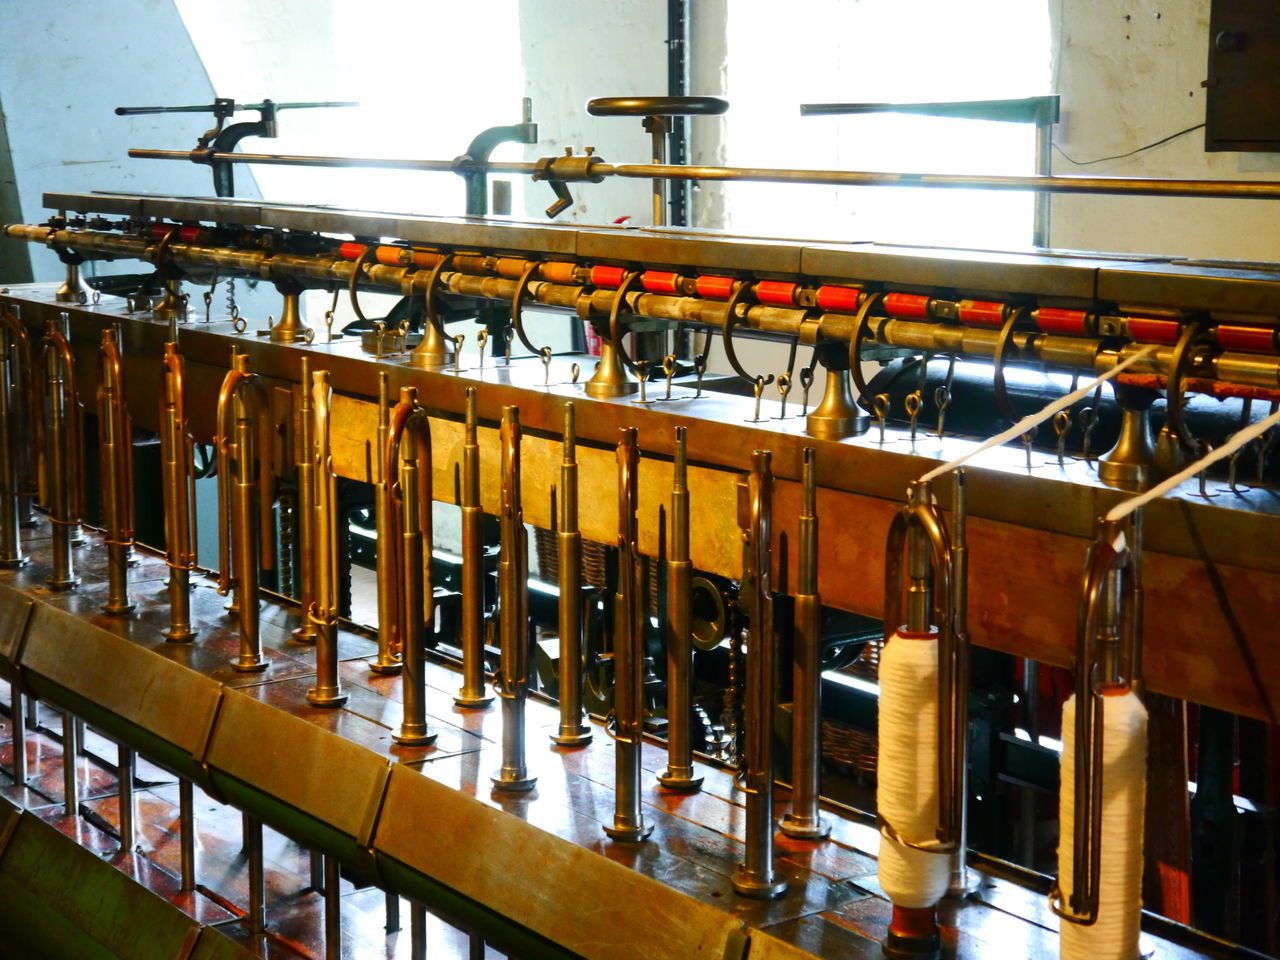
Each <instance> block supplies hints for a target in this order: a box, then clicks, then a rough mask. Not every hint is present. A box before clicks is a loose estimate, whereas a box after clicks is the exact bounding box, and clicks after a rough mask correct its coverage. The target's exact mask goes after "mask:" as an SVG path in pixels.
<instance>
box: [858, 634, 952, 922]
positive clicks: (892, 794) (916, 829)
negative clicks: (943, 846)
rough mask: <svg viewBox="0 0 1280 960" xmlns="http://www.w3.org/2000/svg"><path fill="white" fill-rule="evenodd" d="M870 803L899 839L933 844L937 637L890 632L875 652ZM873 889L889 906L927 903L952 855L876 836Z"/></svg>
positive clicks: (936, 895)
mask: <svg viewBox="0 0 1280 960" xmlns="http://www.w3.org/2000/svg"><path fill="white" fill-rule="evenodd" d="M878 753H879V760H878V762H877V766H876V809H877V810H879V811H880V815H881V817H883V818H884V820H885V821H886V822H888V824H889V825H890V826H892V827H893V829H894V830H895V831H896V832H897V834H898V836H899V837H901V838H902V839H903V840H907V841H910V842H911V843H921V844H927V843H936V842H937V830H938V640H937V638H936V637H925V638H920V637H911V636H905V637H904V636H902V634H901V633H895V634H894V635H893V637H891V638H890V640H889V642H888V643H887V644H885V647H884V650H883V651H882V652H881V654H880V743H879V750H878ZM879 875H880V887H881V889H882V890H884V892H885V895H886V896H888V897H889V899H890V900H892V901H893V903H894V906H897V907H907V908H911V909H920V908H924V907H932V906H933V905H934V904H936V903H937V902H938V901H939V900H941V899H942V897H943V895H944V894H945V893H946V892H947V884H948V882H949V881H950V878H951V858H950V857H949V856H946V855H944V854H941V853H929V852H926V851H923V850H916V849H913V848H912V847H909V846H907V845H906V844H903V843H900V842H899V841H897V840H894V839H892V838H890V837H887V836H884V835H882V836H881V838H880V867H879Z"/></svg>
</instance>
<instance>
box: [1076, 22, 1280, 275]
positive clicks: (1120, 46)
mask: <svg viewBox="0 0 1280 960" xmlns="http://www.w3.org/2000/svg"><path fill="white" fill-rule="evenodd" d="M1060 9H1061V20H1060V26H1059V30H1060V33H1059V36H1058V43H1059V53H1058V71H1057V72H1058V89H1059V91H1060V92H1061V93H1062V106H1063V122H1062V124H1061V125H1060V126H1059V128H1058V130H1057V136H1056V139H1057V142H1058V143H1059V145H1060V146H1061V148H1062V150H1063V151H1065V152H1066V153H1067V154H1068V155H1070V156H1071V157H1073V158H1075V159H1076V160H1090V159H1093V158H1096V157H1105V156H1111V155H1113V154H1120V153H1125V152H1127V151H1129V150H1132V149H1134V148H1135V147H1140V146H1142V145H1144V144H1147V143H1151V142H1153V141H1155V140H1159V139H1160V138H1162V137H1164V136H1166V135H1168V134H1170V133H1174V132H1175V131H1178V130H1182V129H1184V128H1186V127H1189V126H1191V125H1192V124H1195V123H1199V122H1202V121H1203V120H1204V108H1205V98H1204V95H1205V91H1204V90H1203V89H1202V88H1201V86H1200V83H1201V81H1202V80H1204V79H1205V77H1206V75H1207V72H1208V66H1207V64H1208V50H1209V0H1177V2H1172V3H1170V2H1160V0H1131V2H1128V3H1124V4H1117V3H1114V2H1112V0H1061V6H1060ZM1053 169H1054V172H1055V173H1060V174H1064V175H1065V174H1081V173H1088V174H1097V175H1106V176H1126V177H1128V176H1133V177H1192V178H1206V179H1215V180H1256V179H1266V180H1274V179H1276V178H1277V176H1278V175H1280V156H1277V155H1275V154H1250V153H1205V152H1204V132H1203V131H1201V130H1197V131H1195V132H1193V133H1189V134H1187V135H1186V136H1184V137H1181V138H1179V139H1177V140H1175V141H1172V142H1170V143H1168V144H1165V145H1163V146H1160V147H1156V148H1154V149H1152V150H1148V151H1146V152H1144V153H1140V154H1138V155H1137V156H1134V157H1130V158H1127V159H1124V160H1115V161H1110V162H1107V163H1099V164H1094V165H1091V166H1086V167H1078V166H1075V165H1073V164H1071V163H1069V162H1068V161H1066V160H1065V159H1063V157H1062V156H1061V155H1060V154H1055V156H1054V167H1053ZM1278 213H1280V209H1278V208H1277V205H1276V203H1275V201H1258V200H1255V201H1242V200H1234V201H1224V200H1184V199H1148V198H1115V197H1058V198H1055V199H1054V201H1053V214H1052V217H1053V223H1052V234H1051V240H1052V242H1053V244H1054V245H1055V246H1059V247H1074V248H1080V249H1100V250H1114V251H1126V252H1139V253H1171V254H1181V255H1187V256H1195V257H1226V258H1240V259H1253V260H1280V229H1278V228H1277V223H1278V222H1280V221H1278V219H1277V214H1278Z"/></svg>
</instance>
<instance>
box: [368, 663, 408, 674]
mask: <svg viewBox="0 0 1280 960" xmlns="http://www.w3.org/2000/svg"><path fill="white" fill-rule="evenodd" d="M403 669H404V664H403V663H401V662H400V661H399V660H391V661H389V662H387V663H383V662H382V661H380V660H374V661H373V662H372V663H371V664H369V672H370V673H376V674H377V675H378V676H380V677H394V676H397V675H398V674H399V673H400V671H402V670H403Z"/></svg>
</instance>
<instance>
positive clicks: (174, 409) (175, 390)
mask: <svg viewBox="0 0 1280 960" xmlns="http://www.w3.org/2000/svg"><path fill="white" fill-rule="evenodd" d="M170 331H171V332H170V340H169V341H168V342H167V343H165V345H164V360H163V361H162V363H163V365H162V367H161V369H160V461H161V475H162V481H161V482H162V484H163V488H164V534H165V537H164V539H165V562H166V563H167V564H168V565H169V627H168V629H167V630H165V634H164V636H165V639H166V640H169V641H172V642H173V643H184V642H186V641H189V640H192V639H194V638H195V635H196V633H195V630H193V629H192V628H191V571H192V570H194V569H195V565H196V549H195V543H196V516H195V483H196V477H195V464H194V450H193V448H194V441H193V440H192V438H191V428H190V425H189V424H188V422H187V413H186V374H185V366H184V364H183V362H182V354H180V353H178V344H177V342H176V341H175V340H174V339H172V338H173V337H174V336H175V335H176V330H175V329H174V328H172V327H171V328H170ZM184 837H185V834H184Z"/></svg>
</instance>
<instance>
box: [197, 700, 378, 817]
mask: <svg viewBox="0 0 1280 960" xmlns="http://www.w3.org/2000/svg"><path fill="white" fill-rule="evenodd" d="M205 762H206V763H207V764H208V765H209V766H210V767H211V768H213V769H214V770H219V771H221V772H223V773H226V774H229V775H230V776H233V777H235V778H237V779H238V780H242V781H243V782H245V783H247V784H249V785H250V786H252V787H256V788H257V789H259V790H262V791H263V792H265V793H268V794H270V795H272V796H275V797H277V798H279V799H280V800H282V801H283V802H285V803H288V804H290V805H292V806H294V807H296V808H297V809H298V810H301V811H302V812H303V813H306V814H308V815H310V816H312V817H315V818H316V819H317V820H320V821H322V822H323V823H326V824H328V825H330V826H332V827H333V828H335V829H336V830H338V831H340V832H341V833H344V834H346V835H347V836H351V837H355V838H356V839H357V840H360V841H361V842H365V841H367V838H368V837H369V836H370V834H371V833H372V831H373V823H374V820H375V818H376V817H377V813H378V805H379V802H380V801H381V799H382V793H383V789H384V788H385V786H386V782H387V762H386V760H384V759H383V758H382V757H380V756H378V755H377V754H376V753H373V752H372V751H370V750H367V749H365V748H364V747H361V746H358V745H357V744H354V743H351V742H350V741H348V740H345V739H343V738H342V737H340V736H338V735H337V734H334V733H331V732H329V731H328V730H325V729H323V728H322V727H317V726H315V725H314V724H311V723H308V722H307V721H306V720H303V719H301V718H299V717H294V716H290V715H289V714H286V713H284V712H283V711H282V710H280V709H278V708H277V707H274V706H272V705H270V704H268V703H263V702H262V701H260V700H256V699H254V698H252V697H248V696H245V695H244V694H242V693H237V692H235V691H233V690H228V691H227V692H226V694H225V695H224V697H223V701H222V709H221V711H219V713H218V722H217V725H216V726H215V727H214V731H213V737H212V739H211V740H210V741H209V749H208V752H207V753H206V754H205Z"/></svg>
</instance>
